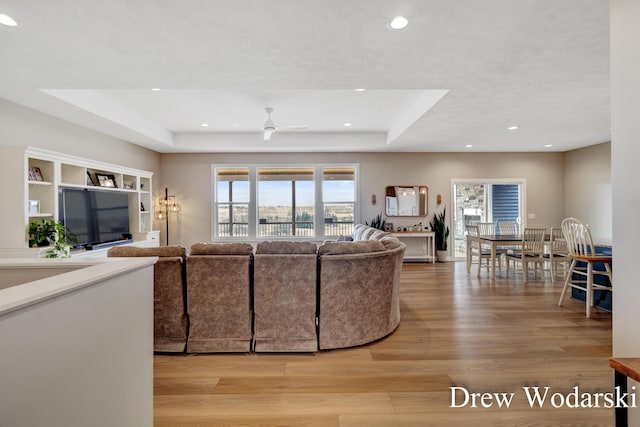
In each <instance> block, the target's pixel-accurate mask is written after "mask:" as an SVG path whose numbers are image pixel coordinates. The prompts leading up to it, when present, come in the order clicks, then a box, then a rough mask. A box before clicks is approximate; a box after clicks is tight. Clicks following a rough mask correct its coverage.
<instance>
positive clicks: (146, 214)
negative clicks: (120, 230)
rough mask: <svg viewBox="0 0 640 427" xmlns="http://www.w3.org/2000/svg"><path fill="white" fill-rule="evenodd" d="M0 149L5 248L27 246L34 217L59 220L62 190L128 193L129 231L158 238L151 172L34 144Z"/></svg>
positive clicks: (0, 215)
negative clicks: (59, 151) (96, 189)
mask: <svg viewBox="0 0 640 427" xmlns="http://www.w3.org/2000/svg"><path fill="white" fill-rule="evenodd" d="M0 152H1V153H2V160H0V164H1V165H2V166H3V167H2V168H0V179H1V180H2V182H3V183H2V186H3V195H4V197H6V199H5V200H4V201H5V204H6V205H5V208H4V211H0V212H1V213H0V221H1V222H2V224H4V226H5V227H6V228H7V229H8V230H9V232H8V233H7V235H6V236H5V239H4V240H5V241H4V244H3V245H2V246H3V247H5V248H25V247H27V244H28V243H27V229H28V227H29V223H30V222H31V221H32V220H34V219H41V218H44V219H56V220H57V219H58V192H59V190H60V188H86V189H91V188H93V189H95V188H100V190H104V191H115V192H120V193H126V194H128V195H129V230H130V232H131V233H132V234H133V235H134V236H146V235H149V236H152V237H153V238H154V239H153V240H155V241H156V242H157V234H156V233H154V232H153V230H152V224H153V203H152V201H153V199H152V191H153V188H152V185H153V173H152V172H148V171H143V170H138V169H132V168H127V167H123V166H119V165H114V164H109V163H104V162H100V161H95V160H90V159H84V158H80V157H76V156H72V155H67V154H61V153H56V152H53V151H49V150H43V149H40V148H33V147H28V148H3V149H0ZM21 182H22V183H24V186H23V187H22V186H20V185H19V183H21ZM111 184H113V185H112V186H111ZM5 189H6V191H4V190H5ZM5 193H6V194H5ZM18 206H21V207H22V208H19V207H18ZM156 242H153V243H155V244H157V243H156Z"/></svg>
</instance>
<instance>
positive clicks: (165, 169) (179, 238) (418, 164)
mask: <svg viewBox="0 0 640 427" xmlns="http://www.w3.org/2000/svg"><path fill="white" fill-rule="evenodd" d="M160 163H161V165H160V169H161V174H160V179H159V180H157V181H156V190H157V191H164V187H165V186H167V187H168V188H169V192H170V193H172V194H175V195H176V196H177V198H178V201H179V203H180V204H181V205H182V212H181V213H180V214H179V215H178V217H177V222H176V219H175V218H174V219H171V221H172V222H170V229H169V234H170V243H172V244H181V245H184V246H186V247H189V246H190V245H191V244H193V243H195V242H199V241H203V240H208V239H210V238H211V165H212V164H269V163H277V164H303V163H306V164H314V163H358V164H359V165H360V194H359V197H360V200H361V204H360V218H359V219H360V221H361V222H364V221H370V220H371V219H372V218H373V217H374V216H375V215H377V214H378V213H380V212H383V211H384V190H385V187H386V186H388V185H427V186H429V202H428V203H429V213H428V216H427V217H426V218H421V219H416V218H393V220H392V221H393V223H394V225H395V224H398V225H401V224H406V225H412V224H415V223H416V222H419V221H420V220H421V221H423V224H424V223H426V222H428V219H429V218H431V216H432V215H433V212H434V210H435V208H436V195H437V194H442V196H443V201H444V203H446V205H447V206H448V207H450V206H451V200H450V199H451V195H450V192H451V179H452V178H514V177H516V178H525V179H526V180H527V189H528V200H527V205H528V210H529V212H534V213H535V214H536V219H534V220H529V225H530V226H545V227H550V226H553V225H558V224H559V223H560V221H561V220H562V218H563V217H564V206H563V197H564V186H563V185H562V180H563V155H562V154H561V153H477V154H469V153H305V154H286V153H274V154H257V153H248V154H204V153H198V154H162V155H161V162H160ZM372 194H375V195H376V197H377V203H376V205H375V206H374V205H372V204H371V195H372ZM449 212H451V210H450V211H449ZM449 219H451V218H450V217H449ZM155 228H156V229H162V230H163V233H164V223H162V224H156V227H155ZM164 241H165V240H164V236H163V237H162V242H163V243H164Z"/></svg>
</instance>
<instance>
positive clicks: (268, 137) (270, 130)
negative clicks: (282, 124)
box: [264, 129, 275, 141]
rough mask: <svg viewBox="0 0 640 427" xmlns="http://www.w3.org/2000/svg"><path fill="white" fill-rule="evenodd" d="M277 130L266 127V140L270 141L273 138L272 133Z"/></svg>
mask: <svg viewBox="0 0 640 427" xmlns="http://www.w3.org/2000/svg"><path fill="white" fill-rule="evenodd" d="M274 131H275V129H265V130H264V140H265V141H268V140H270V139H271V135H272V134H273V132H274Z"/></svg>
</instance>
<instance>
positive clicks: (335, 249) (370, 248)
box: [318, 240, 385, 255]
mask: <svg viewBox="0 0 640 427" xmlns="http://www.w3.org/2000/svg"><path fill="white" fill-rule="evenodd" d="M384 250H385V247H384V245H383V244H382V242H380V241H378V240H361V241H357V242H327V243H325V244H323V245H322V246H320V247H319V248H318V254H319V255H346V254H362V253H369V252H382V251H384Z"/></svg>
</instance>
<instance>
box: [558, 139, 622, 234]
mask: <svg viewBox="0 0 640 427" xmlns="http://www.w3.org/2000/svg"><path fill="white" fill-rule="evenodd" d="M564 170H565V173H564V188H565V191H564V193H565V199H564V211H565V215H566V216H573V217H576V218H579V219H580V220H582V221H583V222H584V223H586V224H589V227H590V228H591V233H592V235H593V238H594V240H595V241H596V242H599V243H608V244H610V243H611V234H612V231H611V222H612V218H611V215H612V209H611V207H612V202H611V197H612V195H611V143H606V144H598V145H593V146H591V147H586V148H582V149H580V150H573V151H568V152H567V153H565V163H564Z"/></svg>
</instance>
